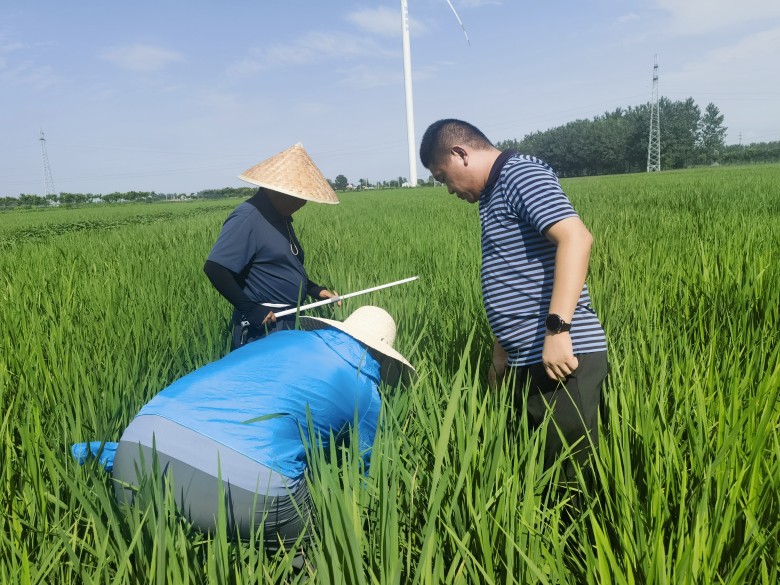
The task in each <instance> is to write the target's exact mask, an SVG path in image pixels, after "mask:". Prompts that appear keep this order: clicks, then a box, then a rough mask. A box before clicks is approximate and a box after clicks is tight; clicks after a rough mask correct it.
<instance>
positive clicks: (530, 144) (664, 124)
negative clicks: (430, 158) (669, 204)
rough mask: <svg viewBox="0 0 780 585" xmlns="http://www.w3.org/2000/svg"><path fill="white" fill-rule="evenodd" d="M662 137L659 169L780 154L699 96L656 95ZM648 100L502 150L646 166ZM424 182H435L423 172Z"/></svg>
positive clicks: (601, 165)
mask: <svg viewBox="0 0 780 585" xmlns="http://www.w3.org/2000/svg"><path fill="white" fill-rule="evenodd" d="M658 109H659V119H660V131H661V132H660V142H661V170H669V169H681V168H686V167H692V166H700V165H713V164H753V163H771V162H778V161H780V141H776V142H760V143H754V144H749V145H745V146H743V145H741V144H732V145H726V144H725V136H726V130H727V128H726V127H725V126H724V125H723V122H724V116H723V115H722V114H721V113H720V110H719V109H718V107H717V106H716V105H715V104H713V103H709V104H707V106H706V107H705V108H704V111H703V112H702V110H701V108H699V106H698V105H696V103H695V102H694V100H693V98H688V99H686V100H682V101H672V100H670V99H668V98H666V97H662V98H660V99H659V100H658ZM649 129H650V104H649V103H648V104H642V105H639V106H628V107H626V108H617V109H616V110H615V111H613V112H605V113H604V114H602V115H600V116H595V117H593V119H585V120H575V121H573V122H569V123H567V124H564V125H563V126H558V127H555V128H551V129H549V130H544V131H540V132H533V133H531V134H527V135H526V136H525V137H523V138H522V139H521V140H517V139H509V140H503V141H500V142H498V143H496V146H497V147H498V148H500V149H501V150H506V149H510V148H511V149H515V150H518V151H519V152H522V153H523V154H530V155H533V156H536V157H539V158H540V159H542V160H544V161H545V162H547V163H548V164H549V165H550V166H552V168H553V169H555V172H556V173H557V174H558V175H559V176H561V177H582V176H590V175H615V174H622V173H636V172H643V171H646V170H647V151H648V137H649ZM328 182H329V183H330V185H331V186H332V187H333V188H334V189H335V190H337V191H344V190H349V189H355V190H363V189H376V188H379V189H382V188H399V187H407V186H409V185H408V183H407V182H406V178H404V177H398V178H397V179H392V180H389V181H377V182H376V183H374V184H371V183H369V181H368V180H366V179H360V180H359V181H358V183H357V184H355V185H352V184H351V183H350V182H349V181H348V180H347V178H346V176H344V175H338V176H337V177H336V179H335V180H334V181H331V180H330V179H328ZM417 183H418V186H419V185H425V184H434V181H433V177H431V176H429V177H428V181H423V180H422V179H419V180H418V181H417ZM256 190H257V189H256V187H225V188H222V189H206V190H203V191H198V192H197V193H190V194H189V195H188V194H185V193H156V192H154V191H152V192H145V191H129V192H126V193H109V194H107V195H93V194H89V193H87V194H82V193H59V194H55V195H51V194H50V195H46V196H40V195H29V194H22V195H20V196H19V197H0V209H9V208H15V207H42V206H50V205H80V204H84V203H119V202H149V203H151V202H155V201H165V200H168V201H169V200H177V201H181V200H186V199H222V198H227V197H243V198H249V197H251V196H252V195H253V194H254V193H255V191H256Z"/></svg>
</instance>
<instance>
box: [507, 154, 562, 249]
mask: <svg viewBox="0 0 780 585" xmlns="http://www.w3.org/2000/svg"><path fill="white" fill-rule="evenodd" d="M505 185H506V200H507V205H508V206H509V208H510V210H511V211H512V212H513V213H515V214H516V215H517V217H518V218H520V219H521V220H523V221H524V222H526V223H528V224H530V225H532V226H534V228H535V229H536V230H537V231H538V232H539V233H540V234H544V232H546V231H547V230H548V229H550V227H552V226H553V224H555V223H558V222H559V221H561V220H562V219H566V218H568V217H577V212H576V211H575V210H574V207H572V204H571V202H570V201H569V198H568V197H567V196H566V194H565V193H564V192H563V189H562V188H561V184H560V183H559V182H558V177H556V176H555V173H554V172H553V171H552V169H551V168H550V167H549V166H547V165H545V164H543V163H540V162H535V161H522V162H519V163H516V164H514V165H512V166H511V167H510V168H508V169H507V171H506V179H505Z"/></svg>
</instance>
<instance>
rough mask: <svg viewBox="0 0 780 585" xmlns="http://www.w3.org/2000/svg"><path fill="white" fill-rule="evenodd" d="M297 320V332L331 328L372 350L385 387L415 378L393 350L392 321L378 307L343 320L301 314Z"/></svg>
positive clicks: (410, 365) (394, 331) (406, 364)
mask: <svg viewBox="0 0 780 585" xmlns="http://www.w3.org/2000/svg"><path fill="white" fill-rule="evenodd" d="M298 319H299V324H300V327H301V329H303V330H305V331H313V330H316V329H324V328H325V327H335V328H336V329H338V330H339V331H343V332H344V333H346V334H347V335H349V336H350V337H353V338H354V339H357V340H358V341H359V342H361V343H362V344H364V345H366V346H368V347H369V348H370V349H372V350H374V355H375V357H376V358H377V359H378V360H379V363H380V366H381V370H380V377H381V378H382V380H383V381H385V382H386V383H387V384H390V385H392V386H395V385H396V384H398V382H399V381H403V382H404V383H405V384H408V383H409V382H411V381H412V379H413V378H414V377H415V376H416V372H415V370H414V368H413V367H412V364H410V363H409V361H408V360H407V359H406V358H405V357H404V356H402V355H401V354H400V353H399V352H397V351H396V350H395V349H393V344H394V343H395V333H396V327H395V320H394V319H393V317H392V316H391V315H390V313H388V312H387V311H385V310H384V309H382V308H380V307H376V306H373V305H366V306H364V307H360V308H358V309H355V311H353V312H352V314H351V315H350V316H349V317H347V318H346V319H344V321H335V320H333V319H323V318H320V317H308V316H303V315H301V316H300V317H299V318H298Z"/></svg>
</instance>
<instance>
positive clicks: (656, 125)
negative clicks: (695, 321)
mask: <svg viewBox="0 0 780 585" xmlns="http://www.w3.org/2000/svg"><path fill="white" fill-rule="evenodd" d="M659 113H660V112H659V110H658V55H656V56H655V65H653V92H652V96H651V98H650V138H649V141H648V145H647V172H648V173H650V172H653V171H660V170H661V122H660V119H659V118H660V116H659Z"/></svg>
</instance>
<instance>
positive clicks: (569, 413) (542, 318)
mask: <svg viewBox="0 0 780 585" xmlns="http://www.w3.org/2000/svg"><path fill="white" fill-rule="evenodd" d="M420 159H421V161H422V163H423V165H424V166H425V167H426V168H427V169H428V170H430V171H431V174H432V175H433V177H434V178H435V179H436V180H437V181H440V182H442V183H444V184H445V185H446V186H447V189H448V190H449V192H450V193H452V194H455V195H457V196H458V197H459V198H460V199H463V200H464V201H467V202H469V203H476V202H477V201H478V202H479V217H480V223H481V226H482V273H481V275H482V296H483V301H484V304H485V311H486V313H487V318H488V323H489V324H490V328H491V330H492V331H493V335H494V337H495V343H494V347H493V367H492V368H491V380H495V381H500V380H501V379H502V378H503V377H504V376H505V375H510V376H513V377H514V379H515V400H516V403H517V404H522V403H525V408H526V412H527V414H528V417H529V422H530V423H531V425H532V426H533V427H536V426H538V425H539V424H540V423H541V422H542V420H543V418H544V416H545V414H546V413H547V411H548V410H552V418H553V421H552V422H551V424H549V425H548V427H547V436H546V443H545V465H546V466H550V465H551V464H552V463H553V462H554V461H555V460H556V458H557V457H558V455H559V453H560V452H561V449H562V447H563V440H565V442H566V443H567V444H569V445H571V444H574V443H576V442H578V441H579V443H578V445H577V447H576V449H577V450H576V452H575V455H574V459H575V460H577V461H578V462H579V463H580V464H581V465H582V464H585V462H586V461H587V459H588V457H589V454H590V447H589V444H592V445H593V446H596V445H597V444H598V434H597V433H598V414H599V404H600V401H601V386H602V383H603V381H604V379H605V377H606V375H607V345H606V339H605V336H604V330H603V329H602V327H601V324H600V323H599V320H598V317H597V316H596V313H595V311H594V310H593V307H592V305H591V299H590V294H589V292H588V287H587V285H586V284H585V277H586V274H587V270H588V261H589V258H590V247H591V243H592V241H593V238H592V236H591V234H590V232H589V231H588V230H587V228H586V227H585V225H584V224H583V223H582V221H581V220H580V218H579V217H578V216H577V213H576V211H575V210H574V208H573V207H572V205H571V203H570V202H569V199H568V198H567V197H566V195H565V194H564V192H563V190H562V189H561V186H560V183H559V182H558V178H557V177H556V175H555V172H554V171H553V170H552V168H550V166H549V165H547V164H546V163H544V162H543V161H541V160H539V159H537V158H535V157H532V156H527V155H522V154H518V153H516V152H514V151H505V152H501V151H500V150H498V149H497V148H495V147H494V146H493V144H492V143H491V142H490V141H489V140H488V139H487V137H486V136H485V135H484V134H483V133H482V132H481V131H480V130H479V129H477V128H476V127H474V126H473V125H471V124H469V123H467V122H463V121H461V120H454V119H447V120H439V121H438V122H434V123H433V124H431V125H430V126H429V127H428V129H427V130H426V132H425V135H424V136H423V139H422V144H421V146H420ZM526 392H527V394H526ZM553 423H554V424H553ZM556 427H557V428H556ZM565 470H566V475H567V476H569V477H571V476H572V475H573V468H572V467H571V465H570V464H569V463H568V462H567V464H566V468H565Z"/></svg>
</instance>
